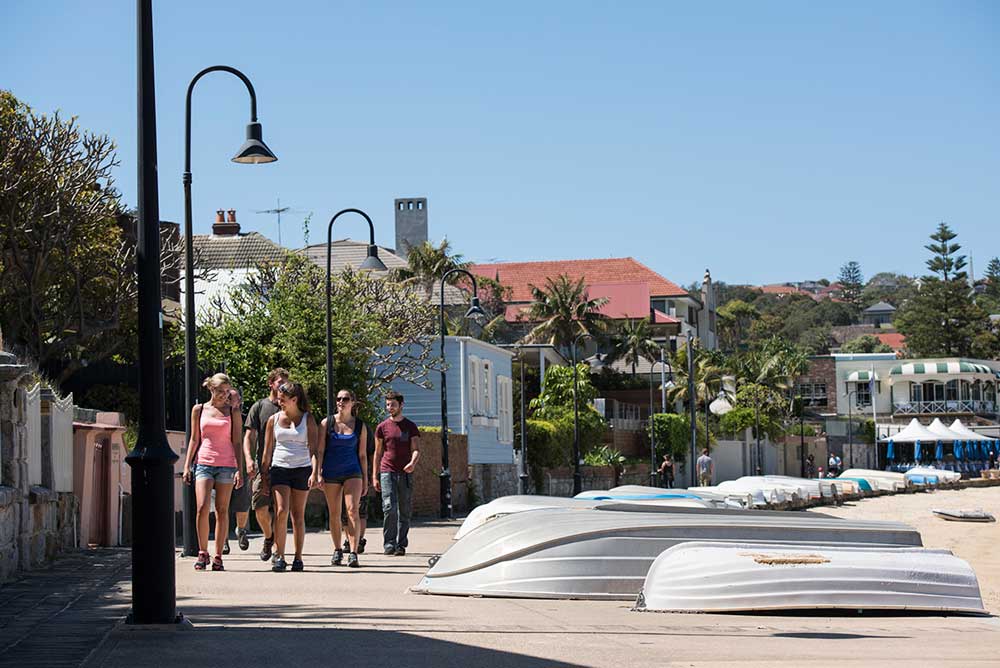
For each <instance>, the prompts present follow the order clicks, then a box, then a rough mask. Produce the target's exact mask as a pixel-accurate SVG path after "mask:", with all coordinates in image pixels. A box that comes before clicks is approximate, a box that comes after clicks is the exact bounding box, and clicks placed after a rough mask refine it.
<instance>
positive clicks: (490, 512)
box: [454, 494, 714, 540]
mask: <svg viewBox="0 0 1000 668" xmlns="http://www.w3.org/2000/svg"><path fill="white" fill-rule="evenodd" d="M621 503H622V502H621V501H620V500H614V499H585V498H584V499H581V498H567V497H564V496H534V495H527V494H525V495H515V496H502V497H500V498H499V499H494V500H493V501H490V502H489V503H484V504H483V505H481V506H476V507H475V508H473V509H472V510H471V511H470V512H469V514H468V516H467V517H466V518H465V521H463V522H462V526H460V527H459V528H458V531H457V532H456V533H455V537H454V540H459V539H460V538H464V537H465V536H466V535H467V534H468V533H469V532H470V531H473V530H474V529H477V528H478V527H481V526H482V525H484V524H486V523H487V522H489V521H491V520H495V519H496V518H498V517H503V516H504V515H510V514H511V513H523V512H527V511H532V510H543V509H546V508H572V509H576V510H593V509H594V508H597V507H598V506H606V505H609V504H619V505H620V504H621ZM628 504H629V507H631V508H634V509H635V510H636V511H643V510H645V509H646V507H647V506H658V507H668V508H674V507H677V508H712V507H714V505H713V502H710V501H703V500H702V499H698V498H695V497H693V496H676V497H670V498H657V499H646V500H633V501H628Z"/></svg>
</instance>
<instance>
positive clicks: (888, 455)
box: [885, 440, 896, 461]
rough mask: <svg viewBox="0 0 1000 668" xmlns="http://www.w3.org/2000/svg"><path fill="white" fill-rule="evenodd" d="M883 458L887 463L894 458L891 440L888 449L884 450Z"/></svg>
mask: <svg viewBox="0 0 1000 668" xmlns="http://www.w3.org/2000/svg"><path fill="white" fill-rule="evenodd" d="M885 458H886V459H888V460H889V461H892V460H894V459H895V458H896V448H895V446H894V444H893V442H892V441H891V440H890V441H889V447H888V448H886V450H885Z"/></svg>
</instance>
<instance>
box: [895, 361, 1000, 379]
mask: <svg viewBox="0 0 1000 668" xmlns="http://www.w3.org/2000/svg"><path fill="white" fill-rule="evenodd" d="M889 375H890V376H969V375H973V376H988V377H990V378H993V377H996V375H997V373H996V372H995V371H993V369H991V368H990V367H988V366H986V365H985V364H976V363H975V362H910V363H908V364H897V365H896V366H894V367H892V370H891V371H890V372H889Z"/></svg>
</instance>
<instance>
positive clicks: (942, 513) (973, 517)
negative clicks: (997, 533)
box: [931, 508, 997, 522]
mask: <svg viewBox="0 0 1000 668" xmlns="http://www.w3.org/2000/svg"><path fill="white" fill-rule="evenodd" d="M931 512H932V513H934V514H935V515H936V516H938V517H940V518H941V519H945V520H948V521H950V522H996V521H997V518H996V517H994V516H993V515H992V514H991V513H988V512H986V511H985V510H983V509H982V508H976V509H975V510H949V509H942V508H934V509H931Z"/></svg>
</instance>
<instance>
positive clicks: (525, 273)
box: [470, 257, 688, 314]
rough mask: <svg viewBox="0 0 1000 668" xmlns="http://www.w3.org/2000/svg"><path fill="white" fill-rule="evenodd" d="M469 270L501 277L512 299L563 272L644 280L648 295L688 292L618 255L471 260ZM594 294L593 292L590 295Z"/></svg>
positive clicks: (590, 279) (526, 297) (527, 296)
mask: <svg viewBox="0 0 1000 668" xmlns="http://www.w3.org/2000/svg"><path fill="white" fill-rule="evenodd" d="M470 270H471V271H472V273H474V274H477V275H479V276H486V277H488V278H496V277H497V276H499V277H500V282H501V283H502V284H504V285H505V286H507V287H509V288H511V290H512V294H511V296H510V298H509V301H511V302H530V301H531V287H530V286H532V285H534V286H536V287H544V286H545V279H546V278H553V279H555V278H556V277H557V276H559V275H560V274H566V275H567V276H569V278H570V279H572V280H577V279H579V278H581V277H582V278H584V280H585V281H586V282H587V285H588V286H590V285H595V284H599V283H622V282H643V283H647V284H648V286H649V295H650V296H651V297H681V296H687V294H688V293H687V291H686V290H684V289H683V288H681V287H680V286H678V285H677V284H676V283H674V282H672V281H668V280H667V279H665V278H664V277H663V276H660V275H659V274H657V273H656V272H655V271H653V270H652V269H650V268H649V267H647V266H646V265H644V264H642V263H641V262H638V261H636V260H635V259H634V258H630V257H621V258H609V259H597V260H554V261H545V262H497V263H492V264H474V265H472V267H470ZM590 296H591V297H594V295H593V294H591V295H590ZM647 314H648V306H647Z"/></svg>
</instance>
